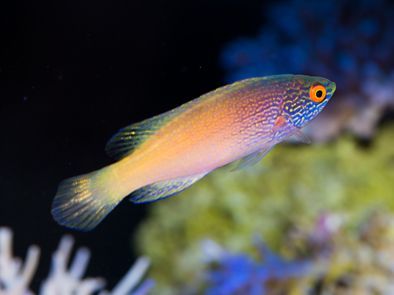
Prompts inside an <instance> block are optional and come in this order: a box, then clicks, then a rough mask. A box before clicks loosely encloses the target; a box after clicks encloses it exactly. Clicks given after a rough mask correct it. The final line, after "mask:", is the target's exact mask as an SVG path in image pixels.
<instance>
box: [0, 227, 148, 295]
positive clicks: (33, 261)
mask: <svg viewBox="0 0 394 295" xmlns="http://www.w3.org/2000/svg"><path fill="white" fill-rule="evenodd" d="M73 244H74V240H73V238H72V237H70V236H64V237H63V238H62V239H61V241H60V243H59V247H58V249H57V250H56V251H55V253H54V254H53V256H52V265H51V270H50V273H49V276H48V278H47V279H46V280H45V281H44V282H43V284H42V286H41V288H40V292H39V294H40V295H53V294H56V295H71V294H73V295H89V294H93V293H94V294H97V292H98V294H99V295H146V294H148V292H149V290H150V289H151V288H152V287H153V281H152V280H146V281H144V282H143V283H142V284H140V282H141V280H142V278H143V276H144V275H145V273H146V271H147V269H148V267H149V259H148V258H146V257H142V258H139V259H138V260H137V262H136V263H135V264H134V265H133V266H132V267H131V268H130V270H129V271H128V272H127V274H126V275H125V276H124V277H123V279H122V280H121V281H120V282H119V283H118V284H117V285H116V286H115V288H114V289H113V290H112V291H107V290H103V288H104V285H105V281H104V279H102V278H85V279H84V278H83V276H84V274H85V271H86V268H87V265H88V263H89V259H90V251H89V250H88V249H87V248H79V249H78V250H77V252H76V254H75V257H74V258H73V259H72V261H71V263H70V264H69V261H70V258H71V257H70V254H71V250H72V247H73ZM39 256H40V249H39V248H38V247H37V246H30V247H29V249H28V251H27V255H26V260H25V263H23V264H22V261H21V259H19V258H15V257H13V253H12V231H11V230H10V229H8V228H1V227H0V295H33V294H35V293H34V292H33V291H31V290H30V289H29V285H30V283H31V280H32V278H33V275H34V273H35V271H36V269H37V266H38V262H39ZM67 265H70V266H69V267H67ZM139 284H140V286H139V287H138V288H137V289H136V287H137V285H139ZM133 290H134V291H133Z"/></svg>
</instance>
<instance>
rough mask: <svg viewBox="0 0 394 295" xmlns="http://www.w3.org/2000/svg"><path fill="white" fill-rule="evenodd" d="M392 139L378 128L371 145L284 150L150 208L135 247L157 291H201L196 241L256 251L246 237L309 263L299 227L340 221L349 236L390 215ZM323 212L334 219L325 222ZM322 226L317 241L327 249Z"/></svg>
mask: <svg viewBox="0 0 394 295" xmlns="http://www.w3.org/2000/svg"><path fill="white" fill-rule="evenodd" d="M393 134H394V125H386V126H383V128H382V129H380V130H379V132H378V133H377V135H376V138H375V140H374V141H373V142H371V143H370V146H364V145H361V144H360V143H359V142H358V141H357V140H355V139H354V138H353V137H351V136H345V137H341V138H339V139H338V140H337V141H335V142H332V143H330V144H325V145H310V146H293V145H287V146H286V145H281V146H278V147H277V148H275V149H274V150H273V151H272V152H271V153H270V154H268V156H267V157H266V158H265V159H264V160H263V161H262V162H261V163H260V164H258V165H256V166H254V167H250V168H248V169H244V170H241V171H237V172H232V173H230V172H229V171H227V170H226V171H221V170H218V171H216V172H214V173H212V174H211V175H209V176H207V177H206V178H204V179H203V180H201V181H200V182H199V183H197V184H196V185H194V186H193V187H192V188H190V189H189V190H186V191H185V192H183V193H181V194H180V195H179V196H176V197H173V198H169V199H168V200H165V201H162V202H160V203H157V204H154V205H152V207H151V209H150V210H151V213H150V218H148V219H147V220H146V221H145V222H144V223H143V224H142V226H141V227H140V229H139V233H138V244H139V249H140V252H141V253H142V254H144V255H147V256H149V257H150V258H151V259H152V261H153V266H152V269H151V275H152V277H153V278H155V279H156V280H157V284H158V288H157V290H159V291H160V294H174V288H175V289H179V288H180V286H184V285H185V284H188V288H191V289H193V288H196V289H197V288H198V287H199V286H201V284H202V283H201V281H202V280H203V278H202V277H201V272H202V270H203V269H204V268H205V262H204V261H205V260H206V255H204V254H203V252H202V251H201V247H200V243H201V240H205V239H212V240H214V241H216V242H217V243H219V244H220V245H222V247H224V248H225V249H227V251H230V252H245V253H254V252H255V250H254V247H253V245H251V243H250V239H251V237H252V236H253V235H255V234H257V235H258V236H260V237H262V239H263V241H264V243H266V244H267V246H268V247H269V248H271V249H272V250H273V251H275V252H277V253H279V254H280V255H283V256H284V257H286V258H289V259H290V258H302V257H309V256H308V255H310V253H311V249H310V248H308V247H306V246H305V245H304V242H303V239H297V233H298V232H302V230H300V229H308V231H312V229H313V228H314V227H318V226H321V224H325V223H326V222H330V223H331V226H332V227H334V228H335V224H338V223H339V222H338V220H341V222H342V223H343V224H344V226H343V227H344V228H343V230H346V231H347V232H348V233H349V234H351V233H352V232H353V231H354V230H356V229H357V226H358V225H359V224H360V223H361V222H362V221H363V220H365V218H366V216H368V215H369V214H370V212H371V211H374V210H380V209H385V210H387V211H388V212H393V211H394V199H393V194H392V190H393V183H394V149H393V148H392V147H393V146H394V136H393ZM175 212H176V214H174V213H175ZM324 212H330V214H335V216H337V218H336V219H335V218H334V219H332V218H330V219H328V220H326V219H325V218H324V216H325V215H324ZM316 220H319V223H318V224H316ZM336 220H337V221H336ZM319 224H320V225H319ZM324 228H325V229H324V230H320V231H319V232H320V236H319V235H315V236H314V239H315V240H316V241H319V240H322V241H323V242H321V244H322V245H329V244H327V243H326V242H325V238H324V236H327V235H328V236H329V235H330V232H329V231H328V230H327V227H324ZM157 241H160V243H159V242H157ZM316 243H317V242H316ZM289 244H294V246H292V247H290V248H289V247H288V245H289ZM330 250H331V249H330V247H328V248H327V249H325V250H324V251H326V252H329V251H330ZM324 251H319V253H320V252H324ZM349 251H351V250H349ZM393 265H394V264H393ZM191 282H192V283H191ZM193 284H196V286H193Z"/></svg>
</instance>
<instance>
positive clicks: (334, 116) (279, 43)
mask: <svg viewBox="0 0 394 295" xmlns="http://www.w3.org/2000/svg"><path fill="white" fill-rule="evenodd" d="M264 11H265V14H264V16H265V22H264V25H263V26H262V28H261V30H260V32H259V33H258V35H257V36H255V37H249V38H247V37H244V38H239V39H238V40H234V41H233V42H231V43H229V44H228V45H227V46H226V47H225V49H224V50H223V54H222V58H221V60H222V65H223V68H224V69H225V71H226V72H227V81H228V82H232V81H235V80H239V79H242V78H247V77H251V76H264V75H273V74H282V73H304V74H311V75H318V76H323V77H327V78H329V79H330V80H332V81H335V82H336V83H337V93H336V95H335V97H334V99H333V100H332V101H331V102H330V103H329V104H328V106H327V108H326V110H325V111H324V112H323V113H322V114H321V115H319V117H318V118H317V119H316V120H315V122H314V123H313V124H311V125H310V126H308V127H307V128H306V131H307V132H308V133H309V135H310V136H311V137H312V138H313V139H315V140H318V141H326V140H329V139H331V138H333V137H336V136H337V135H338V134H340V133H341V132H342V131H344V130H348V131H350V132H351V133H354V134H356V135H358V136H361V137H366V138H369V137H370V136H371V135H372V134H373V133H374V131H375V127H376V124H377V123H378V121H379V119H380V118H381V117H382V115H384V113H385V112H386V110H387V109H389V110H392V109H393V107H394V70H393V69H394V57H393V55H392V54H391V52H393V51H394V38H392V36H393V35H394V4H393V3H392V2H391V1H388V0H387V1H386V0H378V1H355V0H347V1H339V0H331V1H324V3H320V2H316V1H313V0H285V1H278V2H273V4H271V5H270V6H267V7H264ZM383 11H384V13H383ZM322 127H324V128H322Z"/></svg>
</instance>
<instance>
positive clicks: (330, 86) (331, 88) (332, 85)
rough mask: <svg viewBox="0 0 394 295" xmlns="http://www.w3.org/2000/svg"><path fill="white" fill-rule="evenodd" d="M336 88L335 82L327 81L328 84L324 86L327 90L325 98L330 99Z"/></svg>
mask: <svg viewBox="0 0 394 295" xmlns="http://www.w3.org/2000/svg"><path fill="white" fill-rule="evenodd" d="M336 89H337V84H335V82H331V81H330V82H329V83H328V85H327V86H326V91H327V99H330V98H331V96H333V94H334V92H335V90H336Z"/></svg>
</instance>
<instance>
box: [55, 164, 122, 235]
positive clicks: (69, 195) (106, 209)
mask: <svg viewBox="0 0 394 295" xmlns="http://www.w3.org/2000/svg"><path fill="white" fill-rule="evenodd" d="M106 169H108V168H104V169H102V170H98V171H96V172H92V173H89V174H84V175H80V176H76V177H72V178H69V179H66V180H64V181H62V182H61V183H60V185H59V188H58V190H57V193H56V196H55V199H54V200H53V203H52V215H53V218H54V219H55V220H56V221H57V222H58V223H59V224H61V225H64V226H67V227H70V228H74V229H78V230H82V231H89V230H91V229H93V228H94V227H96V226H97V224H99V223H100V222H101V221H102V220H103V219H104V217H105V216H107V215H108V213H110V212H111V211H112V209H113V208H114V207H115V206H116V205H117V204H118V203H119V202H120V201H121V200H122V199H123V197H124V196H123V195H121V194H120V193H119V190H118V189H117V186H116V184H115V183H112V182H111V180H110V179H109V178H108V177H107V175H106V174H107V172H106Z"/></svg>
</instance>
